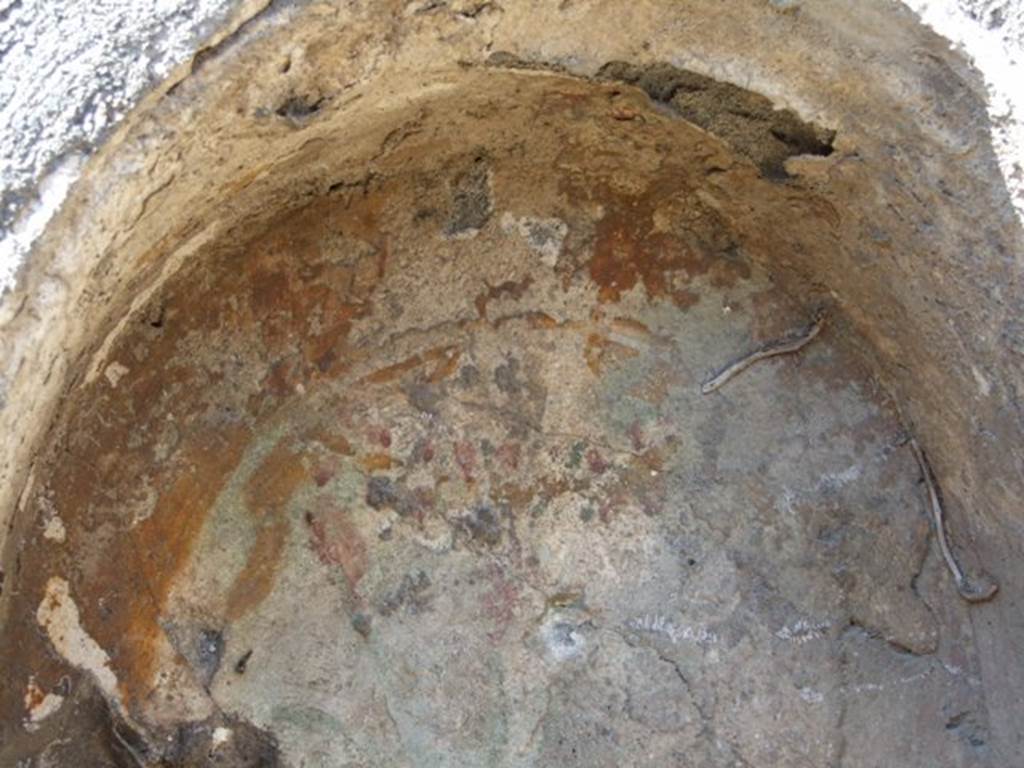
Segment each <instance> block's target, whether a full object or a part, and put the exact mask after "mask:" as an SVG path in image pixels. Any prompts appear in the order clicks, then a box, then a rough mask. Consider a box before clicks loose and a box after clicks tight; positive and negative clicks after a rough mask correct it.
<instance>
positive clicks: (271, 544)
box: [225, 439, 309, 621]
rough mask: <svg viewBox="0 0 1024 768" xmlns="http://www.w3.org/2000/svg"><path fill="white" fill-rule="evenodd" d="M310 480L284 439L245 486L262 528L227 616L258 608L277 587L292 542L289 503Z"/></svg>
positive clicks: (247, 502) (250, 508) (246, 497)
mask: <svg viewBox="0 0 1024 768" xmlns="http://www.w3.org/2000/svg"><path fill="white" fill-rule="evenodd" d="M308 477H309V473H308V471H307V469H306V465H305V463H304V462H303V460H302V456H301V454H299V453H296V452H295V451H294V450H293V448H292V445H291V443H290V441H288V440H287V439H282V440H281V441H280V442H278V444H277V445H275V446H274V448H273V449H272V450H271V452H270V453H269V454H268V455H267V456H266V458H264V459H263V461H262V462H260V465H259V467H257V468H256V470H255V471H254V472H253V474H252V475H251V476H250V478H249V480H248V481H247V482H246V484H245V489H244V491H243V494H242V496H243V500H244V502H245V508H246V510H247V511H248V512H249V514H250V516H251V517H252V518H253V521H254V522H255V524H256V525H257V526H258V528H257V531H256V540H255V542H254V543H253V545H252V546H251V547H250V549H249V554H248V556H247V557H246V561H245V565H244V566H243V567H242V570H241V571H240V572H239V574H238V575H237V576H236V577H235V581H234V584H232V586H231V589H230V591H229V592H228V597H227V604H226V609H225V613H226V615H227V618H228V619H229V620H231V621H234V620H236V619H239V618H241V617H242V616H244V615H245V614H247V613H249V611H251V610H252V609H253V608H255V607H256V606H258V605H259V604H260V603H261V602H263V600H265V599H266V597H267V595H269V594H270V591H271V590H272V589H273V588H274V582H275V581H276V579H277V572H278V568H279V566H280V562H281V556H282V554H283V553H284V547H285V544H286V543H287V540H288V534H289V531H290V526H289V523H288V510H287V506H288V502H289V501H290V500H291V498H292V496H293V495H294V494H295V492H296V491H297V490H298V489H299V486H300V485H302V483H303V482H305V481H306V480H307V479H308Z"/></svg>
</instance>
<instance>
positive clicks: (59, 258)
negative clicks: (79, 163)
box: [0, 2, 1024, 766]
mask: <svg viewBox="0 0 1024 768" xmlns="http://www.w3.org/2000/svg"><path fill="white" fill-rule="evenodd" d="M780 39H785V40H786V41H787V46H786V47H783V48H780V47H779V46H778V44H777V43H778V40H780ZM499 52H501V53H502V55H501V56H499V57H498V58H497V59H495V57H494V54H495V53H499ZM616 61H625V62H631V63H632V64H633V65H635V66H639V67H642V68H643V67H652V66H655V67H664V66H665V65H666V64H667V65H670V66H672V67H674V68H675V69H676V70H684V69H686V70H693V71H695V72H696V73H697V74H699V75H702V76H704V77H710V78H715V79H718V80H723V81H727V82H729V83H732V84H733V85H737V84H741V85H744V86H747V87H748V88H750V89H752V90H753V91H755V92H757V93H760V94H761V95H763V96H765V97H768V98H771V99H773V100H774V101H775V102H776V103H777V104H779V105H780V106H785V107H788V108H789V109H791V110H793V113H794V114H795V115H797V116H799V118H800V120H801V121H802V123H803V124H806V125H809V126H817V127H818V129H820V131H834V132H835V138H834V141H833V142H832V145H833V152H832V153H831V154H830V155H828V156H811V157H806V156H798V157H792V158H790V159H789V160H787V161H785V163H784V170H785V171H786V177H785V178H778V176H775V177H773V178H767V177H765V176H764V175H763V174H762V172H761V169H759V168H758V166H757V165H755V164H754V163H752V162H751V161H750V160H749V159H748V157H747V156H744V154H742V146H741V145H740V144H741V142H738V141H737V139H736V135H734V134H730V133H728V132H724V131H723V135H722V136H720V137H719V136H715V135H714V134H713V133H709V132H708V131H705V130H701V129H698V128H697V127H695V126H693V125H691V124H690V123H688V122H686V121H685V120H684V119H682V118H681V117H680V116H679V115H678V114H675V113H672V112H671V111H668V110H665V109H664V108H663V106H661V105H659V104H658V103H656V102H652V101H651V100H650V99H649V98H648V95H647V93H645V92H644V91H642V90H640V89H637V88H634V87H632V86H629V85H626V84H616V83H609V82H605V81H599V80H595V79H594V77H595V76H596V75H597V74H598V73H600V72H601V71H602V69H603V68H604V67H605V66H606V65H608V64H609V63H610V62H616ZM808 61H813V63H814V66H808V63H807V62H808ZM979 92H980V84H979V83H977V82H976V81H975V80H974V79H973V75H971V73H970V72H969V71H968V70H966V69H965V68H964V67H963V65H962V63H961V62H960V61H959V60H958V59H957V58H956V57H955V56H953V55H952V54H951V53H950V52H949V51H948V50H946V47H945V46H944V45H943V44H942V41H941V40H939V39H937V38H936V37H934V36H932V35H930V34H928V33H926V32H924V31H922V29H921V28H920V27H919V26H918V25H917V24H916V23H915V21H914V19H913V18H911V17H910V16H909V15H906V16H904V15H901V13H900V12H899V11H898V10H897V9H894V8H893V7H892V6H890V5H889V4H881V3H879V4H873V3H864V4H858V6H857V8H856V9H851V8H850V7H849V6H848V4H845V3H834V4H833V3H822V4H816V5H815V6H814V7H801V8H799V9H795V10H794V9H792V8H790V9H779V8H778V7H777V6H775V5H773V4H767V3H755V2H743V3H735V4H729V5H727V6H724V7H723V6H722V4H720V3H702V2H690V3H684V4H679V3H660V2H652V3H634V4H630V6H629V8H628V9H626V8H625V7H624V5H623V4H621V3H615V2H606V3H602V2H576V3H560V4H554V3H552V4H541V5H537V6H531V7H529V8H527V7H525V6H523V5H519V4H507V5H503V6H501V7H499V6H497V5H494V4H489V3H475V4H473V3H459V4H437V3H433V4H430V3H428V4H411V5H406V4H399V3H375V4H373V5H372V6H367V7H365V8H360V7H358V6H350V5H345V6H344V7H334V6H331V5H328V4H323V5H317V6H310V7H302V8H291V7H287V8H282V9H276V10H273V11H272V12H270V13H268V14H266V15H265V16H263V17H260V18H258V19H256V20H255V21H254V22H252V23H250V24H248V25H246V27H245V29H244V30H243V32H242V33H241V34H240V35H238V36H236V37H235V38H234V39H233V42H231V43H229V44H227V45H224V46H221V47H220V48H219V49H218V51H217V53H216V54H215V55H211V56H209V57H207V58H205V59H204V61H203V62H202V66H201V67H200V68H199V69H198V71H197V72H196V73H195V74H194V75H193V76H192V77H189V78H186V79H185V80H183V81H181V82H180V83H178V84H176V85H174V86H173V87H168V88H167V89H166V90H164V91H162V92H161V94H158V95H157V97H154V99H153V102H152V104H151V105H150V107H149V108H148V110H147V111H143V112H140V114H139V115H138V116H137V117H136V122H134V123H132V124H131V125H128V126H126V127H125V129H124V132H123V133H122V134H121V135H120V136H119V137H117V139H116V140H115V141H113V142H112V143H111V144H110V145H109V146H108V147H107V149H106V150H105V151H104V153H101V155H100V156H99V157H97V159H96V161H95V162H94V163H93V164H92V165H91V167H90V168H89V169H88V170H87V173H86V176H85V177H84V178H83V182H82V184H81V185H80V187H79V188H78V189H77V190H76V191H75V193H74V197H73V199H72V201H71V204H70V206H69V208H68V209H67V210H66V211H65V212H64V213H63V214H62V219H61V220H60V221H59V222H58V227H57V228H56V229H54V230H52V231H51V232H50V233H49V234H48V236H47V239H45V240H44V242H43V243H42V246H41V248H40V251H39V256H38V258H39V259H40V265H41V266H40V271H39V272H33V273H32V275H30V278H29V285H28V286H27V287H26V291H27V293H26V294H25V297H24V298H23V300H20V301H19V302H18V303H17V304H16V305H15V306H14V307H13V308H12V309H11V310H10V317H11V319H9V320H8V322H7V324H6V327H5V331H4V333H5V340H10V341H11V346H10V349H11V350H12V352H11V353H10V357H9V358H8V360H9V361H10V362H9V365H10V367H9V368H8V370H7V372H6V375H7V377H8V381H9V382H10V383H9V390H8V392H7V398H6V405H5V407H4V408H3V410H2V411H0V419H2V420H3V421H2V424H3V427H4V428H5V429H7V430H8V431H6V432H5V434H11V435H18V436H19V439H20V440H22V441H23V442H18V443H15V442H14V441H10V443H5V445H4V448H5V450H6V451H7V453H6V454H5V464H4V472H5V473H6V474H5V477H6V478H10V479H11V482H10V483H6V482H5V484H4V489H5V492H6V493H8V498H9V501H8V502H7V503H8V504H9V506H8V507H6V508H8V509H13V508H14V506H15V504H17V505H18V509H19V513H18V514H17V515H15V516H14V518H13V523H14V527H13V528H12V532H11V534H10V535H9V536H8V540H7V545H6V551H5V555H4V565H5V571H6V580H5V590H4V596H3V599H4V603H3V606H2V610H3V616H4V632H5V642H4V644H3V651H2V653H3V654H4V662H5V663H4V669H5V670H16V671H17V672H15V673H14V674H15V675H16V677H15V685H13V686H7V687H5V689H4V692H3V698H2V700H0V706H2V707H3V717H4V742H3V744H4V747H3V748H4V749H5V750H6V752H5V753H4V756H5V758H7V759H9V760H14V759H22V758H25V759H28V756H29V755H35V756H36V759H37V761H38V762H40V763H41V764H46V763H45V762H42V761H43V760H44V758H45V755H46V754H47V752H48V751H52V750H57V751H58V752H59V751H60V750H64V751H63V752H60V755H61V756H60V758H59V759H58V758H55V760H57V762H56V764H75V763H74V760H73V759H72V758H71V756H70V755H68V753H67V748H66V747H63V746H55V744H57V742H58V741H59V737H58V734H59V733H60V732H61V729H62V727H63V728H66V727H67V726H66V723H67V722H68V721H67V720H66V719H65V718H69V717H71V715H69V714H68V712H69V711H71V710H72V708H73V707H78V708H79V709H80V710H82V711H87V712H88V713H89V715H88V717H85V716H82V720H81V722H82V723H83V725H85V724H86V723H107V724H108V725H105V726H102V727H101V728H100V730H99V732H98V733H97V732H96V728H95V727H93V728H92V729H91V730H90V731H89V735H88V738H84V739H81V740H80V741H79V743H80V744H81V746H80V747H78V749H79V750H80V752H79V753H78V754H77V755H75V758H74V759H77V760H79V761H80V762H83V761H84V762H88V761H90V760H91V761H93V762H95V763H97V764H103V761H104V760H114V761H115V763H116V760H118V759H124V758H123V753H124V752H125V751H127V752H128V753H129V755H131V754H135V755H136V756H137V757H138V758H139V759H141V760H143V761H147V760H149V761H156V760H164V761H165V762H168V763H170V764H195V761H198V760H202V759H207V758H204V756H207V755H208V756H210V757H209V758H208V759H209V760H211V761H212V760H221V761H222V762H223V763H224V764H243V765H244V764H260V763H261V762H262V763H263V764H274V761H280V762H281V763H282V764H286V765H301V764H303V761H305V764H307V765H310V764H311V765H317V764H323V765H339V764H340V765H352V766H356V765H370V764H373V765H380V764H385V765H479V764H487V763H491V764H497V765H551V764H569V765H572V764H579V765H592V764H597V765H602V764H606V765H622V764H635V765H665V764H673V763H679V762H682V761H684V760H689V761H691V762H695V763H697V764H707V765H723V766H725V765H765V764H776V763H777V764H810V765H843V766H872V765H878V764H886V763H891V764H900V765H910V766H913V765H921V766H925V765H935V764H937V763H940V762H941V763H942V764H952V765H962V766H988V765H990V766H1004V765H1013V764H1014V763H1013V761H1014V760H1015V756H1016V755H1019V754H1020V753H1021V746H1022V744H1021V743H1022V739H1024V734H1022V733H1021V730H1020V726H1019V722H1020V717H1019V715H1020V712H1021V702H1020V691H1021V690H1024V688H1022V686H1021V681H1020V679H1019V678H1020V676H1021V674H1022V672H1021V669H1020V668H1019V665H1015V664H1013V663H1012V660H1014V659H1016V658H1019V656H1020V653H1021V648H1020V643H1021V640H1020V637H1021V633H1020V629H1021V627H1020V624H1021V618H1020V611H1019V608H1018V606H1019V594H1020V590H1021V589H1022V588H1024V573H1022V572H1021V570H1020V568H1019V562H1020V559H1019V558H1020V556H1021V551H1020V549H1021V547H1020V533H1021V530H1020V529H1021V525H1020V516H1019V510H1018V509H1017V508H1016V506H1015V505H1016V504H1017V499H1019V498H1020V495H1021V491H1022V485H1024V483H1022V479H1021V478H1022V476H1024V473H1022V462H1024V456H1021V455H1020V454H1019V452H1018V451H1017V449H1016V446H1018V445H1019V444H1020V437H1021V432H1022V426H1024V425H1022V414H1021V411H1020V406H1019V403H1018V400H1017V398H1018V389H1017V388H1018V387H1019V386H1020V384H1021V382H1022V381H1024V379H1022V376H1021V371H1020V370H1019V368H1020V354H1021V350H1020V348H1019V347H1020V338H1019V337H1020V333H1019V331H1020V329H1019V328H1017V325H1016V324H1017V323H1018V318H1019V317H1020V309H1021V308H1020V306H1019V305H1020V303H1021V296H1022V294H1021V292H1020V285H1019V260H1018V254H1019V253H1020V245H1021V243H1020V229H1019V224H1018V221H1017V219H1016V218H1015V216H1014V215H1013V211H1012V206H1011V205H1010V202H1009V198H1008V195H1007V194H1006V190H1005V189H1003V188H1000V187H998V185H993V184H992V179H994V178H997V169H996V161H995V158H994V156H993V154H992V152H991V148H990V145H989V144H988V138H987V132H986V128H987V123H986V120H987V117H986V114H985V111H984V102H983V100H982V99H981V98H980V97H979V95H978V94H979ZM735 117H736V115H733V118H735ZM753 117H758V116H757V115H755V116H753ZM731 120H732V118H730V121H731ZM752 123H753V124H756V125H752V129H753V128H756V129H757V130H758V131H761V130H763V127H764V122H763V120H761V119H757V120H753V121H752ZM721 124H722V123H718V122H715V121H714V120H712V121H710V122H708V124H707V128H708V129H709V130H714V127H715V126H716V125H721ZM728 124H729V125H733V123H732V122H729V123H728ZM723 139H724V140H725V141H723ZM730 140H731V141H732V145H730V144H728V143H727V142H728V141H730ZM748 154H749V153H748ZM69 243H73V244H74V246H73V247H72V246H71V245H69ZM83 265H85V266H84V267H83ZM820 306H824V307H825V308H826V309H827V311H828V313H829V318H830V319H829V326H828V331H827V332H826V335H825V336H823V337H822V338H821V339H820V340H818V341H816V342H815V343H814V344H813V345H812V346H810V347H808V348H807V349H806V350H805V352H804V353H801V355H800V356H798V357H790V358H782V359H778V360H773V361H768V362H765V363H760V364H758V365H757V366H755V367H753V368H751V369H750V370H748V371H747V372H745V373H744V374H742V375H741V377H739V378H737V379H736V380H735V381H734V382H731V383H730V384H728V385H727V387H726V388H724V389H723V390H722V391H721V392H720V393H716V394H715V395H711V396H707V397H705V396H702V395H700V394H699V384H700V382H701V381H702V380H703V377H704V376H705V375H707V373H708V372H710V371H711V370H713V369H714V368H715V367H717V366H718V365H720V364H721V363H723V362H725V361H726V360H728V359H729V358H731V357H732V356H734V355H735V354H737V353H739V352H740V351H742V350H744V349H748V348H750V347H751V346H752V345H754V344H757V343H760V342H762V341H765V340H768V339H771V338H773V337H775V336H777V335H779V334H781V333H784V332H785V331H787V330H789V329H790V328H793V327H797V326H800V325H802V324H803V323H805V322H806V320H807V318H808V317H809V315H810V314H811V313H812V312H813V311H814V310H815V309H817V308H818V307H820ZM60 317H65V318H68V321H67V324H66V326H63V328H66V333H64V334H58V333H56V328H57V326H55V325H54V323H55V322H56V320H55V318H60ZM44 319H45V321H46V322H47V323H48V325H47V326H46V332H45V333H43V332H42V331H41V330H40V329H41V328H42V326H41V324H40V322H41V321H42V320H44ZM994 329H995V330H994ZM43 372H47V373H46V374H43ZM41 377H42V383H40V380H41ZM58 403H59V404H60V407H59V408H58ZM908 434H913V435H914V436H916V437H917V439H918V440H920V441H921V443H922V444H923V445H924V446H925V449H926V450H927V451H928V453H929V455H930V456H931V459H932V463H933V465H934V468H935V472H936V476H937V478H938V480H939V482H940V485H941V486H942V489H943V492H944V496H945V500H946V503H947V507H948V511H949V514H950V523H951V529H952V531H953V537H954V542H955V544H956V550H957V554H958V556H960V557H961V559H962V561H963V563H964V565H965V567H966V568H967V569H968V570H969V571H972V572H973V571H974V570H976V569H979V568H981V567H985V568H986V569H987V570H989V571H990V572H991V573H992V574H993V575H994V576H995V577H996V578H997V579H998V580H999V581H1000V582H1001V584H1002V590H1001V592H1000V593H999V596H998V597H997V598H996V600H994V601H993V602H992V603H989V604H985V605H980V606H973V607H970V608H968V606H967V605H966V604H965V603H963V602H962V601H960V600H959V599H958V598H957V596H956V593H955V590H954V589H953V587H952V585H951V583H950V581H949V578H948V574H947V573H946V572H945V571H944V570H943V566H942V562H941V560H940V558H939V556H938V553H937V552H936V548H935V546H934V543H933V541H932V539H931V537H930V536H929V530H930V529H929V525H928V520H927V516H926V514H925V508H924V506H923V501H924V499H923V494H922V489H921V487H920V486H919V485H918V483H917V481H918V479H919V474H918V471H917V469H916V466H915V464H914V462H913V460H912V457H911V456H910V455H909V452H908V450H907V448H906V446H905V445H904V444H903V443H904V441H905V438H906V436H907V435H908ZM30 438H35V439H34V440H33V441H31V442H30V440H29V439H30ZM58 520H59V523H58V522H57V521H58ZM58 619H59V620H58ZM61 629H65V630H66V631H65V632H64V633H63V634H62V633H61ZM69 632H70V635H69V634H68V633H69ZM68 637H71V638H74V639H75V642H74V643H69V642H68V640H67V638H68ZM86 651H88V653H86ZM111 677H113V679H114V680H115V681H116V683H115V684H114V685H111V684H110V680H111ZM97 687H98V688H99V693H97V692H96V688H97ZM48 696H50V697H56V696H59V697H62V699H61V701H62V702H63V703H60V704H59V706H58V705H57V704H55V703H54V702H56V701H57V699H55V698H47V697H48ZM47 702H49V703H47ZM75 711H78V710H75ZM221 750H225V751H223V752H222V751H221ZM232 750H233V751H232ZM55 754H56V753H55ZM114 754H122V757H121V758H116V757H115V758H110V757H107V756H105V755H114ZM221 756H223V757H221ZM46 759H48V758H46ZM133 759H134V758H133ZM189 761H193V762H192V763H190V762H189ZM53 762H54V761H53V760H51V762H50V764H53ZM200 764H201V763H200Z"/></svg>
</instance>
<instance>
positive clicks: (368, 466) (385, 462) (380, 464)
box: [359, 453, 394, 472]
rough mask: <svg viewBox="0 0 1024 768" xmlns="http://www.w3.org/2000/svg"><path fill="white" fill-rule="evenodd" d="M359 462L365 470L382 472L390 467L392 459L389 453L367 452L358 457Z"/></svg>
mask: <svg viewBox="0 0 1024 768" xmlns="http://www.w3.org/2000/svg"><path fill="white" fill-rule="evenodd" d="M359 463H360V465H362V467H363V469H365V470H366V471H367V472H383V471H384V470H388V469H391V467H392V465H393V464H394V460H393V459H392V458H391V454H389V453H368V454H366V455H365V456H361V457H360V459H359Z"/></svg>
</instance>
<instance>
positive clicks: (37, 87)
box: [0, 0, 246, 294]
mask: <svg viewBox="0 0 1024 768" xmlns="http://www.w3.org/2000/svg"><path fill="white" fill-rule="evenodd" d="M244 5H246V4H244V3H241V2H237V1H236V0H184V1H183V2H176V1H175V2H162V3H151V4H149V5H140V4H139V3H135V2H130V1H127V2H126V1H125V0H96V1H95V2H89V3H81V2H75V1H74V0H48V2H46V3H45V4H37V3H31V2H28V3H26V2H23V0H8V1H7V2H4V3H2V4H0V6H2V7H0V65H2V67H3V76H2V77H0V134H2V138H0V294H3V293H6V291H7V290H8V289H9V288H10V287H11V286H12V284H13V278H14V273H15V269H16V268H17V266H18V265H19V264H20V263H21V262H22V261H23V260H24V259H25V258H26V257H27V255H28V248H29V246H30V245H31V240H32V239H34V237H35V236H36V235H38V231H37V228H38V226H40V225H41V224H43V223H45V216H47V215H52V214H53V213H54V212H55V211H54V210H47V209H48V208H50V206H52V205H53V203H51V198H54V199H55V200H54V202H55V203H56V204H58V205H59V203H60V202H61V200H62V199H63V197H64V194H66V190H61V191H57V190H53V189H49V188H48V187H52V186H53V185H54V183H55V182H56V183H57V184H58V186H63V185H61V184H60V179H61V178H62V177H65V176H71V177H74V176H77V174H78V171H79V166H80V164H81V160H82V158H83V156H86V155H88V154H91V153H92V152H93V151H94V149H95V148H96V147H97V146H99V145H100V144H101V143H102V141H103V140H104V139H105V138H106V137H107V135H108V134H109V132H110V131H111V129H112V128H113V127H114V126H116V125H117V124H118V123H119V122H120V120H121V119H122V118H123V117H124V115H125V114H126V113H127V112H128V111H129V110H130V109H131V108H132V107H134V106H135V105H136V104H137V103H138V102H139V101H140V100H141V98H142V96H143V94H144V93H145V92H146V91H147V90H148V89H150V88H151V87H152V86H154V85H156V84H157V83H159V82H160V81H162V80H164V79H165V78H166V77H167V76H168V75H169V74H170V73H171V72H172V70H174V68H176V67H178V66H179V65H180V64H181V63H182V62H183V61H186V60H187V59H189V58H190V57H191V56H192V55H193V54H194V53H195V52H196V50H197V49H198V48H199V47H200V44H201V43H203V42H204V41H206V40H207V39H209V38H214V39H215V35H214V33H215V32H216V31H217V30H218V28H219V27H221V26H223V25H224V24H225V21H226V18H227V16H228V14H229V13H230V12H231V11H232V10H233V9H235V8H240V7H243V6H244ZM47 180H48V181H47ZM41 184H42V186H43V187H44V188H43V189H40V188H39V187H40V185H41ZM40 198H45V201H42V200H40ZM36 207H39V208H41V209H42V210H40V211H38V212H36V211H35V210H33V209H34V208H36ZM40 214H42V217H43V219H42V220H40ZM19 219H20V220H21V221H20V225H19V223H18V222H19ZM36 222H38V224H37V223H36Z"/></svg>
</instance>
